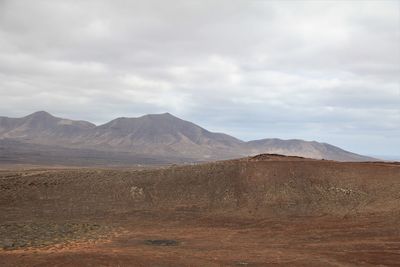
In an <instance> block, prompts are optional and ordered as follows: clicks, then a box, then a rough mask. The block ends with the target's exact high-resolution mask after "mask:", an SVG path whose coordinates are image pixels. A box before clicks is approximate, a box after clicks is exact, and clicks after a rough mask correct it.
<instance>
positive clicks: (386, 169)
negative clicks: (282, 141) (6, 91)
mask: <svg viewBox="0 0 400 267" xmlns="http://www.w3.org/2000/svg"><path fill="white" fill-rule="evenodd" d="M399 192H400V165H399V164H398V163H383V162H368V163H366V162H364V163H356V162H351V163H347V162H346V163H343V162H335V161H328V160H312V159H306V158H301V157H285V156H280V155H273V154H264V155H259V156H255V157H249V158H243V159H239V160H229V161H220V162H214V163H205V164H198V165H189V166H165V167H163V168H159V169H144V170H136V169H101V168H97V169H92V168H89V169H31V170H26V169H19V170H15V169H14V170H2V171H0V215H1V216H0V232H1V235H0V244H1V246H2V248H3V250H2V251H0V262H1V263H2V264H1V265H2V266H272V265H280V266H360V265H361V266H376V265H381V266H396V265H397V264H398V263H399V262H400V229H399V227H398V225H399V223H400V193H399Z"/></svg>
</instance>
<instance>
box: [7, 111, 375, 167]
mask: <svg viewBox="0 0 400 267" xmlns="http://www.w3.org/2000/svg"><path fill="white" fill-rule="evenodd" d="M0 140H1V141H2V142H0V153H2V154H3V155H1V154H0V161H2V159H3V161H4V160H5V158H7V155H14V156H15V153H14V152H16V151H18V153H19V155H25V154H26V155H31V154H32V153H35V152H37V151H40V152H41V155H44V154H45V151H46V150H49V151H52V152H51V153H52V155H53V156H54V158H57V159H60V161H62V160H61V159H62V158H63V157H69V158H71V157H75V158H84V159H85V162H86V161H88V162H90V159H91V158H93V161H95V159H96V157H97V159H99V158H101V159H102V160H106V159H107V158H110V159H112V160H111V161H112V162H118V160H116V159H121V160H120V162H122V163H127V164H128V163H134V162H137V163H146V162H149V159H152V160H153V162H182V161H207V160H218V159H230V158H236V157H244V156H249V155H256V154H261V153H277V154H283V155H294V156H302V157H308V158H316V159H330V160H337V161H369V160H374V159H372V158H369V157H365V156H361V155H358V154H354V153H351V152H348V151H345V150H343V149H340V148H338V147H335V146H332V145H330V144H326V143H318V142H315V141H313V142H308V141H303V140H281V139H262V140H255V141H249V142H244V141H242V140H239V139H237V138H235V137H232V136H229V135H227V134H223V133H213V132H210V131H207V130H206V129H204V128H201V127H200V126H198V125H196V124H194V123H191V122H189V121H185V120H182V119H179V118H177V117H175V116H173V115H171V114H169V113H164V114H151V115H145V116H142V117H139V118H117V119H114V120H112V121H110V122H108V123H106V124H103V125H100V126H96V125H94V124H92V123H90V122H86V121H75V120H69V119H63V118H58V117H54V116H52V115H51V114H49V113H47V112H45V111H39V112H35V113H33V114H31V115H28V116H26V117H23V118H8V117H0ZM24 144H25V146H24ZM28 144H29V145H28ZM22 147H24V148H23V149H22ZM13 148H14V150H13ZM5 151H7V155H5ZM28 152H32V153H31V154H29V153H28ZM18 153H17V154H18ZM24 153H25V154H24ZM35 155H36V158H38V156H37V153H36V154H35ZM22 158H24V157H22ZM27 158H29V157H27ZM39 158H40V157H39ZM129 159H130V160H129ZM143 159H146V161H144V160H143ZM10 160H11V159H10ZM69 161H70V159H69ZM69 161H68V162H69ZM150 161H151V160H150Z"/></svg>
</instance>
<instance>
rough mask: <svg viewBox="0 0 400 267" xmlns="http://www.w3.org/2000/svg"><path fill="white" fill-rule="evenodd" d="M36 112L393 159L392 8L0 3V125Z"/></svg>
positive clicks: (396, 68) (185, 0)
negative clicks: (169, 120) (171, 124)
mask: <svg viewBox="0 0 400 267" xmlns="http://www.w3.org/2000/svg"><path fill="white" fill-rule="evenodd" d="M38 110H46V111H48V112H50V113H51V114H53V115H56V116H59V117H65V118H70V119H82V120H88V121H91V122H93V123H96V124H102V123H105V122H107V121H109V120H111V119H114V118H116V117H137V116H141V115H144V114H154V113H164V112H169V113H171V114H173V115H175V116H177V117H180V118H182V119H185V120H189V121H192V122H194V123H196V124H198V125H200V126H202V127H204V128H206V129H208V130H211V131H216V132H224V133H227V134H230V135H233V136H235V137H238V138H240V139H242V140H254V139H262V138H282V139H292V138H295V139H304V140H316V141H320V142H327V143H330V144H333V145H337V146H339V147H341V148H344V149H346V150H350V151H353V152H357V153H361V154H366V155H400V1H390V0H379V1H368V0H365V1H362V0H356V1H329V0H326V1H300V0H295V1H289V0H285V1H268V0H264V1H261V0H260V1H252V0H240V1H239V0H237V1H236V0H227V1H224V0H213V1H208V0H202V1H190V0H182V1H175V0H172V1H163V0H159V1H151V0H146V1H119V0H113V1H111V0H109V1H102V0H95V1H58V0H48V1H41V0H35V1H29V0H26V1H21V0H0V116H8V117H22V116H25V115H28V114H30V113H32V112H34V111H38Z"/></svg>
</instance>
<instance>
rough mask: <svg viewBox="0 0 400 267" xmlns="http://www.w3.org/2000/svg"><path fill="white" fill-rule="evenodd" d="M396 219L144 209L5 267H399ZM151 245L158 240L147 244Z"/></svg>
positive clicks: (5, 256) (20, 251) (14, 253)
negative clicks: (201, 213)
mask: <svg viewBox="0 0 400 267" xmlns="http://www.w3.org/2000/svg"><path fill="white" fill-rule="evenodd" d="M399 219H400V216H398V215H394V214H387V215H386V216H383V215H382V214H381V215H373V214H371V215H365V214H364V215H362V216H361V215H360V216H357V215H354V216H349V217H332V216H320V217H290V218H280V219H278V218H271V219H255V218H253V219H249V218H247V219H244V218H235V217H220V216H212V215H208V216H198V215H195V214H191V213H186V212H181V213H174V214H160V213H157V214H152V213H146V212H139V213H132V214H125V215H123V216H121V217H120V218H113V220H112V223H111V221H106V220H102V221H91V222H90V223H95V224H96V225H100V226H102V227H104V226H107V227H109V228H107V229H109V230H108V231H109V232H108V233H106V234H105V235H104V232H101V233H99V238H96V237H94V236H93V235H92V236H91V237H92V238H91V239H90V238H89V239H85V240H83V241H82V240H79V239H77V240H75V241H69V242H64V243H61V244H50V245H47V246H44V247H36V248H17V249H4V250H3V251H0V263H1V264H0V265H1V266H10V267H11V266H276V265H279V266H376V265H380V266H398V264H399V263H400V233H399V225H400V224H399V222H400V220H399ZM39 223H40V222H39ZM42 223H43V222H42ZM46 223H48V222H46ZM53 223H57V222H53ZM59 223H60V222H59ZM85 223H88V222H87V221H85ZM2 238H4V236H3V237H2ZM154 240H160V241H161V242H160V243H154V244H153V243H149V241H154ZM164 240H170V241H171V240H173V241H176V242H170V243H168V242H165V241H164ZM163 241H164V243H163Z"/></svg>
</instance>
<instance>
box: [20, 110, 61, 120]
mask: <svg viewBox="0 0 400 267" xmlns="http://www.w3.org/2000/svg"><path fill="white" fill-rule="evenodd" d="M26 117H28V118H54V116H53V115H51V114H50V113H48V112H47V111H44V110H40V111H36V112H34V113H32V114H30V115H28V116H26Z"/></svg>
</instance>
